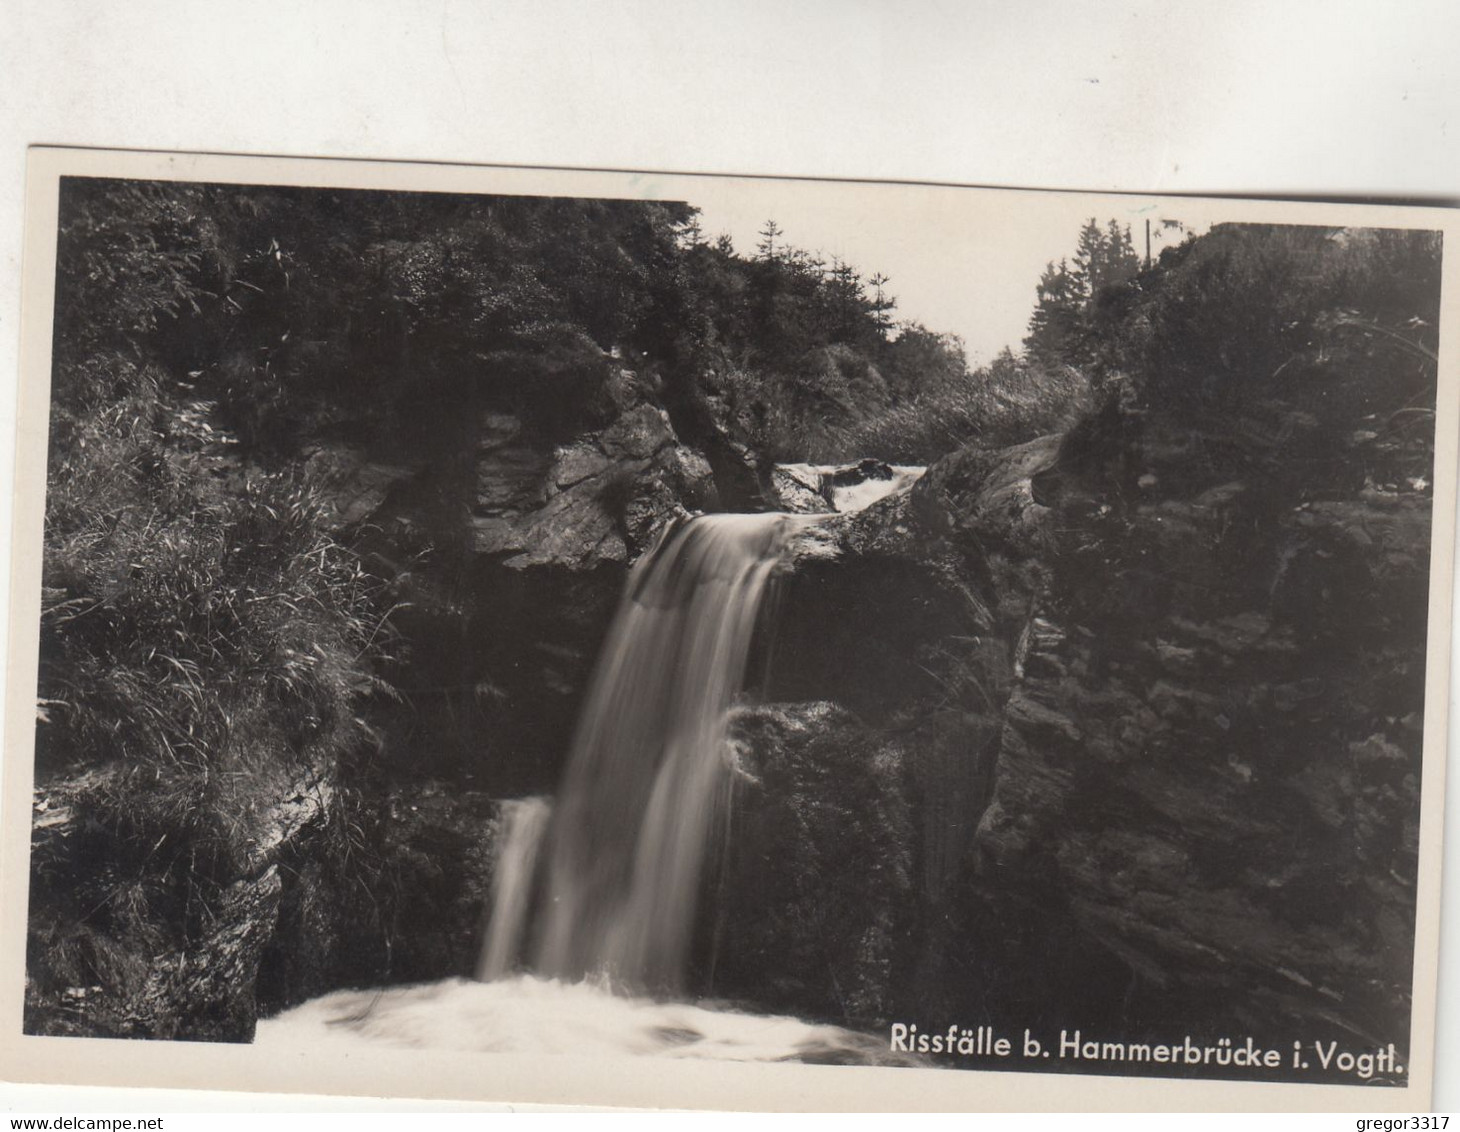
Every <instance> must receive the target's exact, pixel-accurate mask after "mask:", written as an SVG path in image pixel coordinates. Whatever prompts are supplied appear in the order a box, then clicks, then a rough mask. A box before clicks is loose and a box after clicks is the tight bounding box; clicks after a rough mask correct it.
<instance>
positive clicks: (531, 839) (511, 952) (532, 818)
mask: <svg viewBox="0 0 1460 1132" xmlns="http://www.w3.org/2000/svg"><path fill="white" fill-rule="evenodd" d="M551 813H552V810H551V808H550V807H549V806H548V804H547V802H546V800H545V799H542V798H523V799H520V800H518V801H514V802H507V803H506V804H505V805H504V806H503V807H502V849H501V852H500V853H499V854H498V856H497V868H496V871H495V873H494V874H493V876H492V912H491V918H490V920H489V922H488V926H487V936H486V942H485V943H484V944H483V945H482V957H481V962H480V963H478V964H477V978H478V979H480V980H481V981H482V982H484V983H486V982H491V981H492V980H493V979H500V978H502V977H504V976H506V975H509V974H511V973H512V968H513V966H514V964H515V963H516V961H517V958H518V956H519V955H520V954H521V951H522V935H523V932H524V931H525V929H526V926H527V914H528V910H529V909H530V907H531V902H532V878H533V874H534V873H535V872H536V870H537V858H538V850H539V848H540V847H541V845H542V835H543V833H544V832H545V831H546V830H547V825H548V817H549V815H550V814H551Z"/></svg>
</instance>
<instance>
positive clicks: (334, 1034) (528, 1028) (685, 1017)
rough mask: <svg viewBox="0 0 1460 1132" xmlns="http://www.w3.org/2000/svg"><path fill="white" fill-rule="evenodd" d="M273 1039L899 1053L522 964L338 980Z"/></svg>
mask: <svg viewBox="0 0 1460 1132" xmlns="http://www.w3.org/2000/svg"><path fill="white" fill-rule="evenodd" d="M254 1043H255V1044H256V1045H260V1046H268V1047H271V1048H278V1049H284V1048H296V1049H317V1048H319V1047H321V1046H324V1045H328V1046H330V1047H332V1048H335V1049H339V1048H340V1047H360V1046H387V1047H394V1048H401V1049H423V1050H451V1051H456V1052H465V1053H471V1052H476V1053H513V1054H570V1055H579V1056H591V1057H615V1056H617V1057H641V1056H656V1057H675V1058H707V1059H715V1060H723V1061H797V1060H813V1061H827V1060H832V1061H850V1060H855V1061H861V1062H886V1063H891V1062H894V1061H902V1060H904V1059H900V1058H890V1057H883V1056H879V1053H880V1051H883V1050H885V1049H886V1045H885V1043H883V1042H879V1041H878V1040H877V1039H874V1038H871V1037H869V1036H867V1035H865V1034H858V1033H854V1032H852V1031H850V1030H844V1029H841V1028H840V1027H837V1026H826V1025H816V1024H813V1023H808V1022H803V1021H801V1020H799V1019H797V1018H790V1017H784V1016H770V1015H758V1014H745V1013H740V1012H738V1011H733V1010H720V1009H707V1008H706V1007H702V1006H694V1005H690V1004H688V1003H682V1002H656V1001H654V1000H652V999H647V998H626V997H623V996H620V995H616V994H612V993H610V992H609V991H608V990H606V989H604V988H601V987H599V986H596V985H593V984H590V983H562V982H558V981H557V980H554V979H539V978H535V977H533V976H530V975H523V976H519V977H516V978H511V979H501V980H498V981H496V982H491V983H479V982H474V981H472V980H469V979H448V980H446V981H443V982H438V983H425V984H420V985H416V986H402V987H391V988H387V989H384V990H361V991H337V992H335V993H334V994H329V995H325V996H324V997H322V998H317V999H315V1000H314V1001H312V1002H307V1003H305V1004H304V1005H303V1006H299V1007H296V1008H295V1009H293V1010H289V1011H286V1012H284V1013H283V1014H280V1015H279V1016H278V1017H275V1018H271V1019H265V1020H262V1021H260V1022H259V1024H258V1030H257V1034H256V1036H255V1038H254Z"/></svg>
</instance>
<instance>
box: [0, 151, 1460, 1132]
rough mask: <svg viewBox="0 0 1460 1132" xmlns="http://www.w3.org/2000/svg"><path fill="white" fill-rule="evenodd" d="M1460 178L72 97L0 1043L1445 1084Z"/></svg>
mask: <svg viewBox="0 0 1460 1132" xmlns="http://www.w3.org/2000/svg"><path fill="white" fill-rule="evenodd" d="M1456 233H1457V226H1456V221H1455V214H1454V213H1453V212H1449V211H1445V210H1440V209H1417V208H1400V207H1379V206H1362V205H1336V204H1316V203H1294V202H1263V201H1241V200H1205V199H1196V198H1166V199H1162V198H1143V197H1136V196H1100V195H1091V194H1074V193H1035V192H1013V191H993V190H972V189H963V188H955V187H946V186H919V185H906V184H900V185H893V184H871V183H842V182H811V181H790V180H753V179H736V178H708V177H688V176H678V175H669V174H659V173H638V174H631V173H586V172H572V171H562V170H530V169H509V168H473V167H444V166H443V167H433V166H424V165H409V164H400V163H362V162H326V161H304V160H276V159H263V158H244V157H208V156H198V155H185V154H146V153H108V152H101V151H71V150H60V149H37V150H34V151H33V152H32V154H31V166H30V183H29V198H28V217H27V243H26V249H25V256H26V259H25V265H24V270H25V295H24V298H25V312H24V319H25V321H24V326H23V341H22V351H23V353H22V365H23V371H22V374H21V379H22V382H21V419H20V425H19V465H18V469H19V470H18V482H19V484H20V485H21V487H20V490H21V492H22V498H20V499H19V500H18V501H17V515H18V525H17V529H16V535H15V542H16V546H17V551H16V557H15V561H14V565H13V587H14V588H13V599H12V601H13V605H12V611H13V616H12V625H13V633H12V641H11V653H10V670H9V671H10V679H9V687H8V688H7V721H8V731H7V734H6V745H5V766H4V795H3V804H4V814H3V817H4V822H3V825H4V830H5V840H4V846H3V848H4V857H3V866H4V891H3V908H0V931H3V933H4V934H3V939H0V946H3V956H0V957H3V963H0V1055H3V1061H4V1064H5V1066H6V1074H7V1075H8V1076H13V1077H15V1078H17V1079H21V1080H31V1081H63V1082H74V1083H95V1084H149V1085H175V1086H186V1087H192V1088H220V1089H224V1088H226V1089H239V1088H244V1089H267V1090H274V1091H286V1092H287V1091H301V1092H314V1093H359V1092H364V1093H370V1094H376V1095H380V1094H389V1095H396V1096H431V1097H442V1098H455V1097H463V1098H482V1099H492V1100H502V1101H546V1102H560V1103H569V1104H591V1105H634V1106H654V1107H661V1106H662V1107H693V1108H751V1109H806V1108H820V1109H826V1108H835V1109H844V1108H863V1109H866V1108H878V1109H910V1108H939V1109H994V1108H1001V1109H1046V1108H1076V1109H1093V1108H1107V1107H1117V1108H1127V1109H1138V1108H1164V1109H1194V1108H1203V1109H1205V1108H1230V1109H1244V1108H1245V1109H1268V1110H1271V1109H1284V1108H1298V1109H1342V1110H1363V1111H1371V1110H1386V1109H1406V1110H1418V1109H1423V1108H1425V1107H1427V1106H1428V1104H1429V1097H1430V1088H1431V1082H1432V1078H1433V1030H1434V995H1435V981H1436V963H1437V959H1436V956H1437V942H1438V941H1437V936H1438V927H1437V925H1438V910H1439V875H1438V874H1439V852H1440V845H1441V829H1440V823H1441V816H1442V815H1441V801H1442V791H1443V776H1444V759H1445V735H1446V718H1445V709H1446V691H1447V687H1448V683H1447V682H1448V672H1449V656H1450V639H1451V638H1450V613H1451V610H1450V594H1451V577H1452V573H1451V565H1452V550H1453V544H1454V529H1453V516H1454V511H1455V457H1456V445H1455V437H1456V425H1457V419H1456V392H1457V390H1456V382H1455V375H1456V365H1455V362H1456V353H1457V344H1456V340H1455V329H1456V327H1455V310H1454V308H1455V296H1456V274H1455V272H1456V268H1455V262H1454V260H1455V256H1454V241H1455V239H1456Z"/></svg>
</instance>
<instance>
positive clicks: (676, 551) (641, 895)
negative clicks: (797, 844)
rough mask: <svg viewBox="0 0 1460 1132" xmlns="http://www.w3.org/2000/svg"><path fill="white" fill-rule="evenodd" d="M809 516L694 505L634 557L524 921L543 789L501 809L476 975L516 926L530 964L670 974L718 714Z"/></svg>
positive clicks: (679, 954)
mask: <svg viewBox="0 0 1460 1132" xmlns="http://www.w3.org/2000/svg"><path fill="white" fill-rule="evenodd" d="M814 521H816V520H815V518H814V517H809V516H791V515H780V514H770V515H705V516H701V517H699V518H696V519H691V520H688V521H686V522H681V523H677V524H675V525H674V526H672V527H671V529H669V530H668V531H666V532H665V534H664V535H663V536H662V537H661V538H660V540H659V543H658V544H657V545H656V546H655V547H654V549H653V550H651V551H650V552H649V553H648V554H646V555H645V556H644V558H643V559H642V560H641V561H640V562H639V563H638V564H637V565H636V566H635V567H634V569H633V571H632V573H631V574H630V576H629V579H628V584H627V587H626V590H625V594H624V597H623V599H622V601H621V603H620V606H619V609H618V612H617V614H616V616H615V618H614V621H613V625H612V628H611V629H610V631H609V634H608V638H607V640H606V642H605V644H604V648H603V652H602V655H601V656H600V658H599V662H598V667H597V669H596V671H595V673H594V676H593V679H592V682H591V684H590V686H589V689H588V694H587V699H586V701H585V705H584V708H583V713H582V716H581V718H580V720H579V725H578V730H577V733H576V736H575V738H574V741H573V748H572V752H571V755H570V757H569V761H568V768H567V771H566V774H565V776H564V779H563V782H562V785H561V789H560V791H559V794H558V800H557V804H556V807H555V812H554V813H553V816H552V820H551V824H550V826H549V827H548V829H547V836H546V840H545V842H543V844H542V856H543V866H544V874H543V876H542V878H541V884H542V889H541V893H540V896H539V900H538V902H537V907H538V909H539V915H538V922H537V923H536V924H535V925H534V929H535V930H534V931H531V932H528V931H524V928H523V922H522V921H523V917H524V915H525V913H526V909H527V906H528V903H529V893H528V891H527V890H528V887H529V881H530V870H531V867H532V863H533V859H535V858H536V856H537V855H538V854H537V847H538V842H539V840H541V838H542V828H541V826H542V824H543V823H545V822H546V807H545V805H544V804H543V803H541V801H540V800H538V808H534V809H533V810H532V811H531V813H530V814H524V813H523V812H522V811H520V810H517V811H514V812H513V813H512V814H511V815H510V816H509V819H508V826H507V831H506V843H505V845H504V849H503V852H502V856H501V863H500V865H499V877H498V881H497V884H496V890H495V895H494V900H493V904H494V907H493V912H492V921H491V928H490V930H489V933H488V940H487V945H486V950H485V953H484V955H483V960H482V964H481V968H480V971H481V977H482V978H484V979H491V978H496V977H500V976H501V975H503V974H506V973H507V972H509V971H510V970H511V969H512V968H513V966H514V965H515V959H516V955H515V949H516V947H517V944H518V941H519V940H522V939H523V938H524V937H528V938H530V939H531V941H532V943H533V944H535V947H534V949H533V950H532V951H531V962H530V964H529V965H530V966H531V967H532V969H533V970H535V971H536V972H538V973H539V974H541V975H546V976H550V977H554V978H561V979H568V980H576V979H580V978H583V977H585V976H589V975H596V976H605V977H607V978H608V979H609V981H610V982H611V983H613V984H614V985H616V986H621V987H624V988H627V989H634V988H637V989H653V990H656V991H663V990H671V989H673V988H675V987H676V986H677V985H678V983H679V982H680V979H681V977H682V975H683V970H684V966H685V961H686V958H687V952H688V948H689V944H690V932H691V927H692V925H693V923H694V916H695V905H696V897H697V895H698V890H699V885H700V875H701V871H702V866H703V863H704V858H705V854H706V848H707V846H708V845H709V843H710V841H711V839H712V838H713V837H714V835H715V832H716V830H717V829H718V828H719V826H720V823H721V822H722V820H723V819H724V815H725V808H726V805H727V803H728V799H729V791H730V785H731V777H730V775H731V770H730V766H729V764H728V762H727V752H726V734H725V727H726V713H727V710H728V709H729V707H730V704H731V701H732V699H733V697H734V696H735V694H736V693H737V692H738V691H739V690H740V687H741V683H742V681H743V680H744V676H745V668H746V662H747V659H748V654H749V651H750V643H751V637H752V635H753V633H754V630H755V625H756V618H757V613H758V611H759V609H760V606H761V602H762V599H763V597H764V595H765V591H766V587H767V585H768V583H769V581H770V578H771V575H772V573H773V571H774V569H775V566H776V564H777V562H778V561H779V560H780V557H781V555H782V553H783V551H784V550H785V548H786V546H787V544H788V542H789V541H790V539H791V537H792V536H793V534H794V533H795V532H796V531H797V530H799V529H801V528H802V527H803V526H804V525H805V524H807V523H808V522H814ZM524 805H525V804H524ZM519 816H520V821H519ZM499 944H500V948H499Z"/></svg>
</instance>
